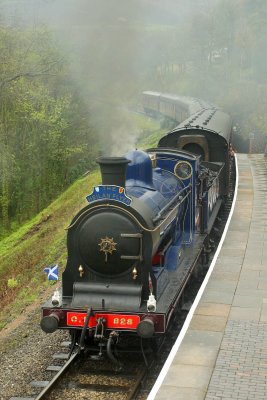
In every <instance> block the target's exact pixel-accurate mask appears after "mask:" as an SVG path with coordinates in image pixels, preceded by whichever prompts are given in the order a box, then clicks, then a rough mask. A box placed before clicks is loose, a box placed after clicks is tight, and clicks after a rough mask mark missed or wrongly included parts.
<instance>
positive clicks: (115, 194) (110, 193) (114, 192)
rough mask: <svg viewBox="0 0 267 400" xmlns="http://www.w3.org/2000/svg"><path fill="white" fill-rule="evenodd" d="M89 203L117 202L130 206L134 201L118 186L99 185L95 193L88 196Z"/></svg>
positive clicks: (94, 190) (95, 188)
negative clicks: (101, 201)
mask: <svg viewBox="0 0 267 400" xmlns="http://www.w3.org/2000/svg"><path fill="white" fill-rule="evenodd" d="M86 200H87V201H88V203H93V202H94V201H99V200H115V201H119V202H120V203H123V204H125V205H126V206H129V205H130V204H131V202H132V199H131V198H130V197H128V196H127V195H126V194H125V188H124V187H122V186H116V185H98V186H95V187H94V189H93V192H92V193H91V194H89V195H88V196H86Z"/></svg>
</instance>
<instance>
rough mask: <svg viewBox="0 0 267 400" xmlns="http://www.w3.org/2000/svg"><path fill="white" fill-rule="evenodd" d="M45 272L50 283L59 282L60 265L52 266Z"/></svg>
mask: <svg viewBox="0 0 267 400" xmlns="http://www.w3.org/2000/svg"><path fill="white" fill-rule="evenodd" d="M44 272H45V273H46V274H47V278H48V280H49V281H57V280H58V265H57V264H56V265H51V267H46V268H45V269H44Z"/></svg>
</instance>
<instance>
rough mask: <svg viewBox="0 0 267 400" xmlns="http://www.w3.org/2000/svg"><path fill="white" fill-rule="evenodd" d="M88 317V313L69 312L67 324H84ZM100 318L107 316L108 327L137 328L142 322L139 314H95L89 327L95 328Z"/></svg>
mask: <svg viewBox="0 0 267 400" xmlns="http://www.w3.org/2000/svg"><path fill="white" fill-rule="evenodd" d="M85 318H86V313H79V312H68V313H67V325H68V326H81V327H82V326H83V325H84V321H85ZM98 318H105V320H106V324H105V325H106V328H108V329H116V328H120V329H136V328H137V325H138V324H139V322H140V317H139V316H138V315H123V314H95V315H94V316H93V317H91V318H90V320H89V324H88V327H89V328H94V327H95V326H96V324H97V319H98Z"/></svg>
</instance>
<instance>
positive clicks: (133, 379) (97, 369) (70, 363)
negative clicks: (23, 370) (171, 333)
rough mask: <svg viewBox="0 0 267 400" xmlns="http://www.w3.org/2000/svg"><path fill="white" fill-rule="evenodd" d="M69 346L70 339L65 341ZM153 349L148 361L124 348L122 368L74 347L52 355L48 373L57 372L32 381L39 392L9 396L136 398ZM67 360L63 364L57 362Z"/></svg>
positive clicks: (31, 398)
mask: <svg viewBox="0 0 267 400" xmlns="http://www.w3.org/2000/svg"><path fill="white" fill-rule="evenodd" d="M63 345H64V347H66V348H68V347H69V343H67V342H66V343H63ZM151 354H152V352H151V351H150V353H149V354H147V357H146V358H147V360H149V361H147V363H146V364H145V363H144V359H143V356H142V354H140V352H138V351H136V350H133V351H131V352H129V351H123V350H122V351H121V354H120V361H121V364H122V365H123V368H121V369H118V368H117V367H116V366H114V364H111V363H110V362H109V361H108V360H107V359H106V358H103V359H98V360H96V359H97V358H98V357H97V356H96V355H95V356H94V355H91V356H89V355H88V354H87V352H84V353H79V349H78V348H76V349H74V351H73V353H72V354H71V355H70V354H69V353H68V352H63V353H62V352H61V353H57V354H55V355H54V356H53V359H54V360H55V365H49V366H48V367H47V369H46V374H49V373H50V374H51V373H54V376H53V377H52V379H51V380H50V381H48V380H44V381H33V382H31V386H32V387H33V388H34V389H35V390H36V391H37V390H38V389H41V391H40V392H39V394H35V395H34V396H33V395H31V396H23V397H11V398H10V400H52V399H53V400H55V399H63V398H64V400H68V399H71V400H73V399H76V398H77V399H83V398H86V399H88V398H90V399H94V398H98V399H99V398H101V399H110V398H116V399H123V400H131V399H134V398H135V396H136V394H137V392H138V391H139V389H140V386H141V385H142V383H143V381H144V380H145V378H146V375H147V372H148V370H149V369H150V368H151V367H152V365H153V363H154V358H153V357H151ZM60 361H61V362H62V361H64V364H63V365H62V366H60V365H58V363H60Z"/></svg>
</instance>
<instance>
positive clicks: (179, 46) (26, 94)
mask: <svg viewBox="0 0 267 400" xmlns="http://www.w3.org/2000/svg"><path fill="white" fill-rule="evenodd" d="M0 24H1V30H0V46H1V53H0V54H1V63H0V85H1V93H0V102H1V109H0V114H1V122H0V173H1V177H0V185H1V186H0V210H1V213H0V221H1V222H2V225H3V226H4V227H5V230H7V231H8V230H9V229H11V226H12V224H13V221H15V223H20V222H21V221H24V220H25V219H28V218H30V217H31V216H32V215H35V214H36V213H37V212H38V211H40V210H41V209H42V208H44V207H45V206H46V205H47V204H48V203H49V202H50V201H51V200H52V199H53V198H55V197H56V196H57V195H58V194H59V193H60V192H61V191H63V190H64V189H65V188H66V187H67V186H68V185H69V184H70V183H71V182H73V180H75V179H77V177H79V176H81V175H82V174H83V173H84V172H85V171H87V170H88V169H90V168H92V167H93V165H94V159H95V157H96V156H98V155H99V154H109V155H121V154H123V153H125V152H127V151H128V150H130V149H132V148H133V147H134V146H135V143H136V140H137V138H138V137H140V135H142V134H143V130H142V129H140V126H138V125H137V124H136V123H135V120H134V119H133V118H132V113H131V112H130V111H129V110H140V109H141V106H142V105H141V93H142V91H144V90H155V91H160V92H169V93H174V94H179V95H188V96H195V97H199V98H202V99H205V100H207V101H209V102H213V103H215V104H217V105H218V106H221V107H222V108H223V109H225V110H226V111H227V112H229V113H230V114H231V115H232V117H233V119H234V121H235V124H236V127H237V134H236V138H235V143H234V145H235V147H236V148H237V150H238V151H240V152H245V151H247V150H248V138H249V135H250V134H251V133H253V134H254V137H255V140H254V141H253V146H252V151H253V152H263V149H264V148H265V146H266V144H267V137H266V131H267V116H266V112H265V110H266V106H267V77H266V71H267V53H266V47H267V2H266V1H265V0H235V1H233V0H186V1H185V0H165V1H164V2H162V1H159V0H130V1H125V0H0ZM29 166H30V168H29ZM0 236H1V233H0Z"/></svg>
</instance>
